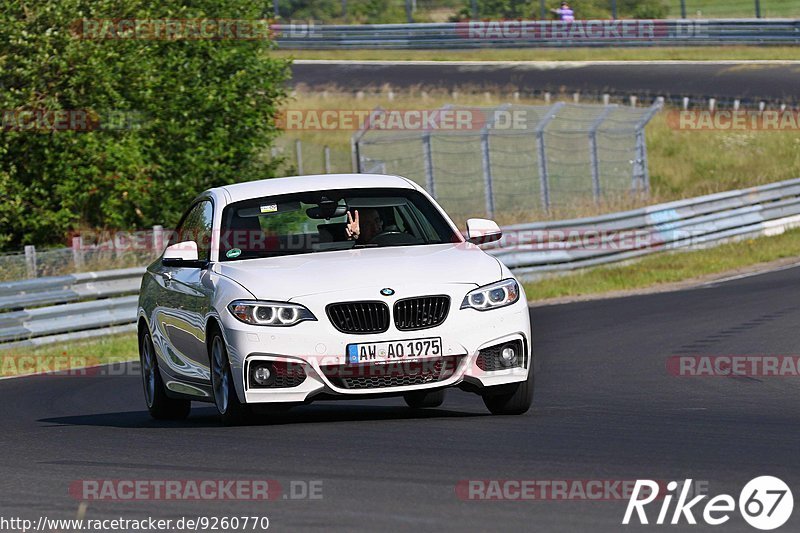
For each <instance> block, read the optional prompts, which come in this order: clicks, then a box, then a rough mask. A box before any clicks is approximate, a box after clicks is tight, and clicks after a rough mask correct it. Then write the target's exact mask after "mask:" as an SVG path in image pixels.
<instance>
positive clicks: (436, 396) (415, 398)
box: [403, 389, 445, 409]
mask: <svg viewBox="0 0 800 533" xmlns="http://www.w3.org/2000/svg"><path fill="white" fill-rule="evenodd" d="M444 392H445V390H444V389H439V390H435V391H415V392H407V393H405V394H404V395H403V399H404V400H405V401H406V405H408V406H409V407H411V408H412V409H423V408H426V407H439V406H440V405H442V403H444Z"/></svg>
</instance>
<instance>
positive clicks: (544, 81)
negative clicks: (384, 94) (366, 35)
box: [292, 51, 800, 104]
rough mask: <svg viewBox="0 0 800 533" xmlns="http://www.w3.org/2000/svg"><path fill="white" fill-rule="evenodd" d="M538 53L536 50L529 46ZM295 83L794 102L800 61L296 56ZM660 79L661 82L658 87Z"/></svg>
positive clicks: (317, 85)
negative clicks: (332, 58) (308, 58)
mask: <svg viewBox="0 0 800 533" xmlns="http://www.w3.org/2000/svg"><path fill="white" fill-rule="evenodd" d="M531 54H532V58H534V59H535V51H531ZM292 83H293V84H294V85H298V84H304V85H306V86H309V87H312V88H318V87H326V86H331V85H332V86H338V87H340V88H343V89H347V90H353V91H355V90H360V89H363V88H366V87H376V88H378V87H381V86H382V85H383V84H387V83H388V84H389V85H391V86H392V87H396V88H408V87H413V86H421V87H437V88H447V89H452V88H455V87H467V88H477V89H487V90H489V89H493V88H511V89H513V90H517V91H526V92H535V91H539V92H541V91H551V92H554V93H556V92H559V91H564V92H568V93H572V92H574V91H580V92H584V93H593V94H601V93H606V92H607V93H612V94H638V95H641V96H646V95H651V96H667V97H673V98H675V97H683V96H689V97H716V98H719V99H734V98H740V99H742V101H743V102H756V101H758V100H761V99H763V100H765V101H772V102H785V103H790V104H791V103H794V102H796V101H797V88H798V87H800V63H797V62H786V63H780V62H777V63H776V62H747V61H742V62H737V61H717V62H713V63H712V62H692V61H678V62H671V61H658V62H635V61H624V62H613V61H609V62H567V61H563V62H559V61H547V62H544V61H543V62H536V61H531V62H529V63H520V62H517V63H514V62H508V63H503V62H497V63H493V62H479V63H459V62H439V61H420V62H408V63H397V62H380V61H374V62H372V61H365V62H358V61H299V60H298V61H295V62H294V64H293V65H292ZM654 87H658V90H657V91H656V90H654V89H653V88H654Z"/></svg>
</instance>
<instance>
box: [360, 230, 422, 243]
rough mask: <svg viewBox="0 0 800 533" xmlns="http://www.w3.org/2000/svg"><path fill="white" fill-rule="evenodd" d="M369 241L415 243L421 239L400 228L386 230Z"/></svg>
mask: <svg viewBox="0 0 800 533" xmlns="http://www.w3.org/2000/svg"><path fill="white" fill-rule="evenodd" d="M397 235H402V237H400V238H397V237H396V236H397ZM369 242H370V244H388V243H393V244H415V243H417V242H419V239H417V238H416V237H414V236H413V235H409V234H408V233H404V232H402V231H399V230H386V231H382V232H380V233H378V234H377V235H375V236H374V237H373V238H372V240H371V241H369Z"/></svg>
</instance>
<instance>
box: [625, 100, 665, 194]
mask: <svg viewBox="0 0 800 533" xmlns="http://www.w3.org/2000/svg"><path fill="white" fill-rule="evenodd" d="M663 107H664V100H663V99H661V98H658V99H656V101H655V103H654V104H653V105H651V106H650V108H649V109H648V110H647V113H645V114H644V115H643V116H642V118H641V119H639V122H637V123H636V155H635V156H634V157H635V159H634V161H633V181H632V183H631V189H632V190H633V191H637V190H640V191H642V192H643V193H644V194H645V195H647V194H650V170H649V169H648V164H647V143H646V142H645V138H644V127H645V126H647V123H648V122H650V119H652V118H653V115H655V114H656V113H658V112H659V111H661V109H662V108H663Z"/></svg>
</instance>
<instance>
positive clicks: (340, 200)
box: [219, 189, 461, 261]
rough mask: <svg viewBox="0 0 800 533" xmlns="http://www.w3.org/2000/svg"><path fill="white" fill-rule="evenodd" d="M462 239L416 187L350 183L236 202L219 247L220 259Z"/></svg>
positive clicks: (224, 216) (224, 222) (228, 210)
mask: <svg viewBox="0 0 800 533" xmlns="http://www.w3.org/2000/svg"><path fill="white" fill-rule="evenodd" d="M356 222H357V224H356ZM460 241H461V239H460V238H459V236H458V235H457V234H456V233H455V232H454V231H453V229H452V228H451V226H450V224H449V223H448V222H447V221H446V220H445V218H444V217H443V216H442V215H441V213H440V212H439V211H438V210H437V209H436V208H435V207H434V205H433V204H431V202H430V201H429V200H428V199H427V198H426V197H425V196H424V195H422V194H421V193H420V192H418V191H416V190H413V189H344V190H330V191H312V192H302V193H295V194H286V195H280V196H268V197H263V198H253V199H249V200H243V201H240V202H236V203H233V204H230V205H228V206H227V207H225V209H224V210H223V212H222V228H221V231H220V247H219V248H220V261H236V260H242V259H253V258H260V257H274V256H281V255H293V254H304V253H316V252H326V251H334V250H347V249H351V248H377V247H388V246H411V245H428V244H443V243H449V242H460Z"/></svg>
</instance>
